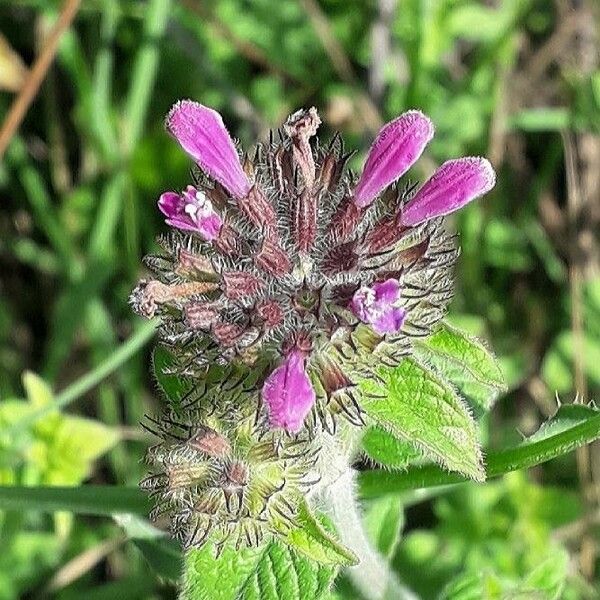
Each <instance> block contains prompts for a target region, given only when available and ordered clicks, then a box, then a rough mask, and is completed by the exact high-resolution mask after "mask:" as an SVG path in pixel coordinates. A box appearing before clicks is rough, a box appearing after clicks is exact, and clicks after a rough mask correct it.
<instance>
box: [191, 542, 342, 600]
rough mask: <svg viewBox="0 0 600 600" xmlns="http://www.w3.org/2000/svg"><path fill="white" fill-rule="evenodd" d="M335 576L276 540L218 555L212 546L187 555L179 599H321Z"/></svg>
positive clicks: (332, 570) (227, 549)
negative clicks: (256, 546)
mask: <svg viewBox="0 0 600 600" xmlns="http://www.w3.org/2000/svg"><path fill="white" fill-rule="evenodd" d="M336 574H337V569H336V568H335V567H331V566H325V565H320V564H318V563H315V562H313V561H311V560H309V559H307V558H305V557H303V556H301V555H299V554H298V553H296V552H295V551H294V550H292V549H291V548H289V547H287V546H286V545H285V544H283V543H281V542H277V541H272V542H270V543H267V544H264V545H263V546H260V547H258V548H243V549H239V550H236V549H235V548H234V547H233V546H230V545H226V546H225V547H224V548H223V551H222V553H221V554H220V555H219V556H218V557H216V556H215V552H214V547H213V545H211V544H207V545H206V546H204V547H203V548H201V549H199V550H191V551H189V552H188V553H187V554H186V557H185V568H184V577H183V588H182V593H181V597H180V600H304V599H305V598H310V599H311V600H312V599H314V600H318V599H319V598H323V596H324V595H326V594H327V593H328V591H329V588H330V586H331V584H332V583H333V580H334V578H335V576H336Z"/></svg>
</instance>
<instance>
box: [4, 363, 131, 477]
mask: <svg viewBox="0 0 600 600" xmlns="http://www.w3.org/2000/svg"><path fill="white" fill-rule="evenodd" d="M23 387H24V388H25V393H26V394H27V401H23V400H6V401H4V402H2V404H0V423H1V426H2V428H3V429H4V430H8V431H10V428H11V427H12V426H13V425H15V424H19V422H20V421H22V420H27V419H28V418H29V416H30V415H31V414H35V413H36V412H37V411H40V410H44V409H46V407H51V406H52V405H53V403H54V402H55V401H54V396H53V394H52V390H51V389H50V387H49V386H48V385H47V384H46V383H45V382H44V380H43V379H41V378H40V377H38V376H37V375H35V374H34V373H30V372H27V373H25V374H24V376H23ZM25 437H26V438H28V439H27V440H25V439H22V440H20V445H21V449H22V452H23V453H22V454H21V455H20V456H19V455H18V454H16V453H14V451H15V450H16V445H15V444H12V443H11V441H10V438H9V440H8V443H6V442H5V443H4V444H3V446H4V447H0V451H1V452H2V454H3V455H4V460H3V461H2V462H3V464H4V465H5V466H4V468H3V469H2V470H1V471H0V481H1V482H2V483H4V484H7V483H18V482H26V483H28V484H30V485H31V484H47V485H67V484H69V485H75V484H77V483H80V482H81V481H83V479H85V478H86V477H87V476H88V475H89V473H90V471H91V468H92V465H93V462H94V460H96V459H97V458H98V457H99V456H102V455H103V454H104V453H106V452H107V451H108V450H110V449H111V448H112V447H113V446H114V445H115V444H116V443H117V442H118V441H119V438H120V436H119V434H118V432H117V431H116V430H115V429H113V428H111V427H107V426H106V425H104V424H103V423H100V422H98V421H95V420H92V419H86V418H83V417H76V416H71V415H65V414H61V413H59V412H58V411H56V410H53V411H50V412H48V414H46V415H45V416H44V417H42V418H40V419H38V420H37V421H36V422H35V424H34V425H33V426H32V427H31V429H30V430H25Z"/></svg>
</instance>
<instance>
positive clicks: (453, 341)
mask: <svg viewBox="0 0 600 600" xmlns="http://www.w3.org/2000/svg"><path fill="white" fill-rule="evenodd" d="M416 355H417V356H419V357H421V358H422V359H423V360H424V361H426V362H427V363H428V364H431V365H432V366H433V367H434V368H435V369H436V370H437V371H438V372H439V373H440V374H441V375H442V377H444V378H445V379H447V380H449V381H450V382H451V383H453V384H454V385H455V386H456V387H457V388H458V389H459V390H460V391H461V393H462V394H463V395H464V396H466V397H467V398H468V399H469V400H470V401H471V402H472V403H473V404H474V405H475V406H477V407H480V408H481V409H483V410H489V409H490V408H491V407H492V405H493V403H494V401H495V400H496V398H497V396H498V394H499V392H500V391H502V390H503V389H505V382H504V376H503V374H502V371H501V370H500V366H499V365H498V362H497V361H496V359H495V357H494V355H493V354H492V353H491V352H490V351H489V350H488V349H487V348H486V347H485V345H484V344H482V343H481V342H480V341H479V340H478V339H477V338H475V337H473V336H470V335H468V334H467V333H465V332H464V331H461V330H460V329H457V328H455V327H452V326H451V325H448V324H447V323H443V324H442V325H441V326H440V327H439V328H438V329H437V330H436V331H435V332H434V333H433V334H432V335H430V336H429V337H428V338H427V339H424V340H422V341H421V342H419V343H418V344H417V348H416Z"/></svg>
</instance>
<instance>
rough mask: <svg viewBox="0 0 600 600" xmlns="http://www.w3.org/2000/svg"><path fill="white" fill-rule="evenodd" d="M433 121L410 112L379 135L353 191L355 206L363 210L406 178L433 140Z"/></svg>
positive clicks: (392, 122) (413, 111) (395, 120)
mask: <svg viewBox="0 0 600 600" xmlns="http://www.w3.org/2000/svg"><path fill="white" fill-rule="evenodd" d="M433 133H434V127H433V123H432V122H431V120H430V119H429V118H428V117H427V116H425V115H424V114H423V113H422V112H421V111H419V110H409V111H408V112H405V113H404V114H402V115H400V116H399V117H398V118H396V119H394V120H393V121H390V122H389V123H388V124H387V125H385V126H384V127H383V128H382V129H381V131H380V132H379V133H378V134H377V137H376V138H375V141H374V142H373V144H372V146H371V149H370V150H369V154H368V156H367V160H366V162H365V166H364V169H363V172H362V175H361V176H360V179H359V181H358V184H357V186H356V189H355V191H354V202H355V204H357V205H358V206H360V207H362V208H364V207H366V206H368V205H369V204H371V203H372V202H373V200H375V198H376V197H377V195H378V194H379V193H380V192H381V191H382V190H384V189H385V188H386V187H387V186H388V185H390V184H391V183H393V182H394V181H395V180H396V179H398V178H399V177H401V176H402V175H404V173H406V171H408V169H410V167H411V166H412V165H413V164H414V163H415V162H416V161H417V159H418V158H419V157H420V156H421V154H422V153H423V150H424V149H425V146H426V145H427V144H428V143H429V142H430V141H431V138H433Z"/></svg>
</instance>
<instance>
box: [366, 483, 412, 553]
mask: <svg viewBox="0 0 600 600" xmlns="http://www.w3.org/2000/svg"><path fill="white" fill-rule="evenodd" d="M363 520H364V524H365V530H366V532H367V534H368V536H369V539H370V540H371V543H372V544H373V545H374V546H375V547H376V548H377V549H378V550H379V552H381V554H383V555H384V556H387V557H388V558H391V557H392V556H393V555H394V553H395V551H396V547H397V545H398V542H399V541H400V533H401V531H402V527H403V526H404V508H403V505H402V499H401V498H400V496H399V495H392V494H390V495H388V496H383V497H382V498H376V499H374V500H371V501H370V502H368V503H366V504H365V506H364V513H363Z"/></svg>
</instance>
